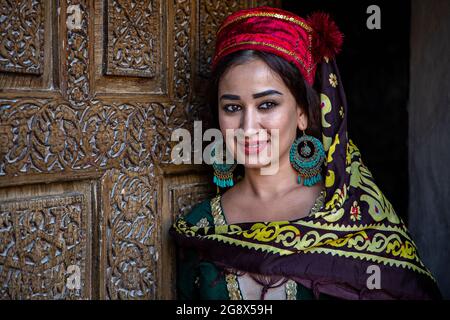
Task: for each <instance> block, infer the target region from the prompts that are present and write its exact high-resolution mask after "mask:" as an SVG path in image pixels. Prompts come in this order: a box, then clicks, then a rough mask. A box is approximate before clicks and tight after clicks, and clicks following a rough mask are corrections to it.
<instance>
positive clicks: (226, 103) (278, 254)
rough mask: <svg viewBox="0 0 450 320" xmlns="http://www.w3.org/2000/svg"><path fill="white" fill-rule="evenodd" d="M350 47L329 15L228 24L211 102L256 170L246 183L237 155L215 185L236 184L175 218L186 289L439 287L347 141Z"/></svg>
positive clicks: (191, 294) (251, 292)
mask: <svg viewBox="0 0 450 320" xmlns="http://www.w3.org/2000/svg"><path fill="white" fill-rule="evenodd" d="M341 45H342V35H341V33H340V32H339V30H338V29H337V27H336V25H335V24H334V22H332V21H331V20H330V19H329V17H328V16H327V15H326V14H321V13H318V14H313V15H312V16H311V17H309V18H308V19H302V18H300V17H298V16H296V15H293V14H292V13H289V12H286V11H283V10H280V9H274V8H269V7H259V8H255V9H248V10H242V11H239V12H236V13H234V14H232V15H231V16H229V17H228V18H227V19H226V20H225V21H224V22H223V24H222V26H221V27H220V28H219V30H218V33H217V43H216V51H215V55H214V58H213V62H212V70H213V81H212V85H213V89H212V90H211V92H212V93H213V94H214V103H213V105H212V111H213V112H214V113H215V115H216V117H217V119H218V123H219V127H220V130H221V131H222V133H223V134H224V135H225V133H226V132H227V130H231V131H239V130H241V132H243V133H244V140H237V139H235V138H232V139H228V138H227V139H226V146H227V149H228V150H229V151H230V153H231V154H233V155H234V156H235V157H236V158H239V155H242V154H243V155H245V156H244V160H243V161H242V163H243V166H244V175H243V178H242V179H241V180H240V181H239V182H237V183H236V184H235V185H234V182H233V178H232V177H233V173H235V172H234V171H233V170H234V169H235V167H236V165H235V164H217V163H216V164H214V165H213V166H214V170H215V178H214V182H215V183H216V184H217V185H218V186H220V187H223V188H226V187H229V186H232V187H231V188H227V189H226V192H224V193H223V194H220V193H218V194H217V196H216V197H214V198H213V199H209V200H207V201H204V202H202V203H201V204H199V205H197V206H196V207H194V208H193V210H192V211H191V212H190V213H189V214H188V215H186V216H184V217H180V218H179V219H178V220H177V221H176V222H175V224H174V225H173V227H172V229H171V234H172V235H173V236H174V238H175V240H176V242H177V245H178V246H179V249H180V253H181V254H180V259H179V261H178V282H177V285H178V293H179V297H180V298H182V299H196V298H200V299H329V298H343V299H430V298H431V299H433V298H439V297H440V293H439V290H438V289H437V286H436V283H435V280H434V279H433V277H432V275H431V273H430V272H429V271H428V269H427V268H426V267H425V266H424V265H423V263H422V262H421V260H420V258H419V256H418V253H417V249H416V247H415V245H414V242H413V241H412V239H411V236H410V235H409V233H408V231H407V229H406V227H405V226H404V224H403V222H402V221H401V219H400V218H399V217H398V216H397V215H396V213H395V211H394V209H393V208H392V206H391V204H390V203H389V201H388V200H387V199H386V198H385V197H384V195H383V194H382V193H381V191H380V190H379V188H378V187H377V186H376V184H375V183H374V180H373V178H372V175H371V173H370V172H369V170H368V169H367V168H366V167H365V166H364V164H363V162H362V160H361V156H360V153H359V151H358V149H357V147H356V146H355V145H354V144H353V143H352V141H351V140H349V139H348V136H347V123H346V117H347V111H346V108H347V103H346V100H345V95H344V90H343V87H342V83H341V82H340V77H339V72H338V69H337V66H336V63H335V60H334V56H335V55H336V54H337V53H338V52H339V50H340V47H341ZM277 130H278V131H277ZM262 131H265V132H267V133H268V135H267V137H265V138H263V139H262V138H261V135H258V134H259V133H260V132H262ZM276 132H278V135H275V133H276ZM275 138H276V140H277V142H278V144H277V145H276V147H277V151H278V155H277V156H275V154H276V152H275V150H274V145H273V144H272V140H275ZM263 151H264V152H265V154H267V156H268V157H269V158H270V161H271V162H276V163H277V166H278V170H277V171H276V173H275V174H271V175H265V174H262V173H261V169H263V168H264V167H266V166H267V162H263V161H262V160H261V157H259V156H260V155H261V154H263Z"/></svg>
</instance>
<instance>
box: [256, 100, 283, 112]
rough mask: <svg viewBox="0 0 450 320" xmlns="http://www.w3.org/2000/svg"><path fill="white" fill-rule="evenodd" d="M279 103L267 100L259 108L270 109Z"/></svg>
mask: <svg viewBox="0 0 450 320" xmlns="http://www.w3.org/2000/svg"><path fill="white" fill-rule="evenodd" d="M277 105H278V104H277V103H276V102H272V101H267V102H264V103H262V104H261V105H260V106H259V109H262V110H268V109H272V108H274V107H276V106H277Z"/></svg>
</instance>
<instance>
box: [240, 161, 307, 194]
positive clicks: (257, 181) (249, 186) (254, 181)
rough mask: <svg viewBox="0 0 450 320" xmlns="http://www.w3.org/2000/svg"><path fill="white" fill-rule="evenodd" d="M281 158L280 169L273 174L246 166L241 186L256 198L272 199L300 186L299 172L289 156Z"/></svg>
mask: <svg viewBox="0 0 450 320" xmlns="http://www.w3.org/2000/svg"><path fill="white" fill-rule="evenodd" d="M283 158H284V159H283ZM283 158H281V159H280V163H279V168H278V171H277V172H276V173H275V174H272V175H263V174H261V168H245V176H244V178H243V180H242V181H241V186H242V187H243V188H244V189H245V191H246V192H250V193H252V196H253V197H255V198H259V199H261V200H263V199H271V198H275V199H276V198H278V197H279V196H280V195H285V194H286V193H287V192H288V191H289V190H292V189H294V188H298V187H299V185H298V182H297V173H296V172H295V171H294V169H293V168H292V166H291V164H290V162H289V158H287V157H286V158H285V157H283Z"/></svg>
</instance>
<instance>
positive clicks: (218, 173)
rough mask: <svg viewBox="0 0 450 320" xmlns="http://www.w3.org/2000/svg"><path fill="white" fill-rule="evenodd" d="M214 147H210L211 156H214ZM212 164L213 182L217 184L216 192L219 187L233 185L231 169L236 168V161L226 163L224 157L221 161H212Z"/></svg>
mask: <svg viewBox="0 0 450 320" xmlns="http://www.w3.org/2000/svg"><path fill="white" fill-rule="evenodd" d="M215 150H216V148H213V149H212V152H211V157H212V158H214V156H215V153H216V151H215ZM212 166H213V168H214V179H213V182H214V183H215V184H216V185H217V193H219V187H221V188H226V187H232V186H233V185H234V181H233V171H234V169H235V168H236V166H237V164H236V162H233V163H231V164H229V163H226V160H225V159H224V160H223V161H222V162H221V163H217V162H216V161H213V162H212Z"/></svg>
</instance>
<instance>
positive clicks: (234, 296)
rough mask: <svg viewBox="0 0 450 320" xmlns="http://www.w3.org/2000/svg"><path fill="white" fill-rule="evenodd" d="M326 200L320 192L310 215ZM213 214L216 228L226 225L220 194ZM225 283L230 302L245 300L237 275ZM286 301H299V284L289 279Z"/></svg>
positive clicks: (214, 199) (231, 276) (323, 192)
mask: <svg viewBox="0 0 450 320" xmlns="http://www.w3.org/2000/svg"><path fill="white" fill-rule="evenodd" d="M324 200H325V190H322V191H321V192H320V195H319V196H318V197H317V199H316V201H315V202H314V205H313V207H312V208H311V211H310V213H309V214H310V215H311V214H314V213H316V212H319V211H320V210H321V209H322V208H323V205H324ZM211 213H212V216H213V218H214V225H215V226H223V225H226V224H227V223H226V219H225V215H224V213H223V210H222V196H221V195H220V194H218V195H217V196H215V197H214V198H213V199H212V200H211ZM225 281H226V284H227V290H228V296H229V298H230V300H243V296H242V291H241V288H240V286H239V281H238V277H237V275H235V274H232V273H230V274H227V275H226V276H225ZM285 291H286V300H296V299H297V283H296V282H295V281H294V280H292V279H289V280H288V281H286V284H285Z"/></svg>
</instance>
